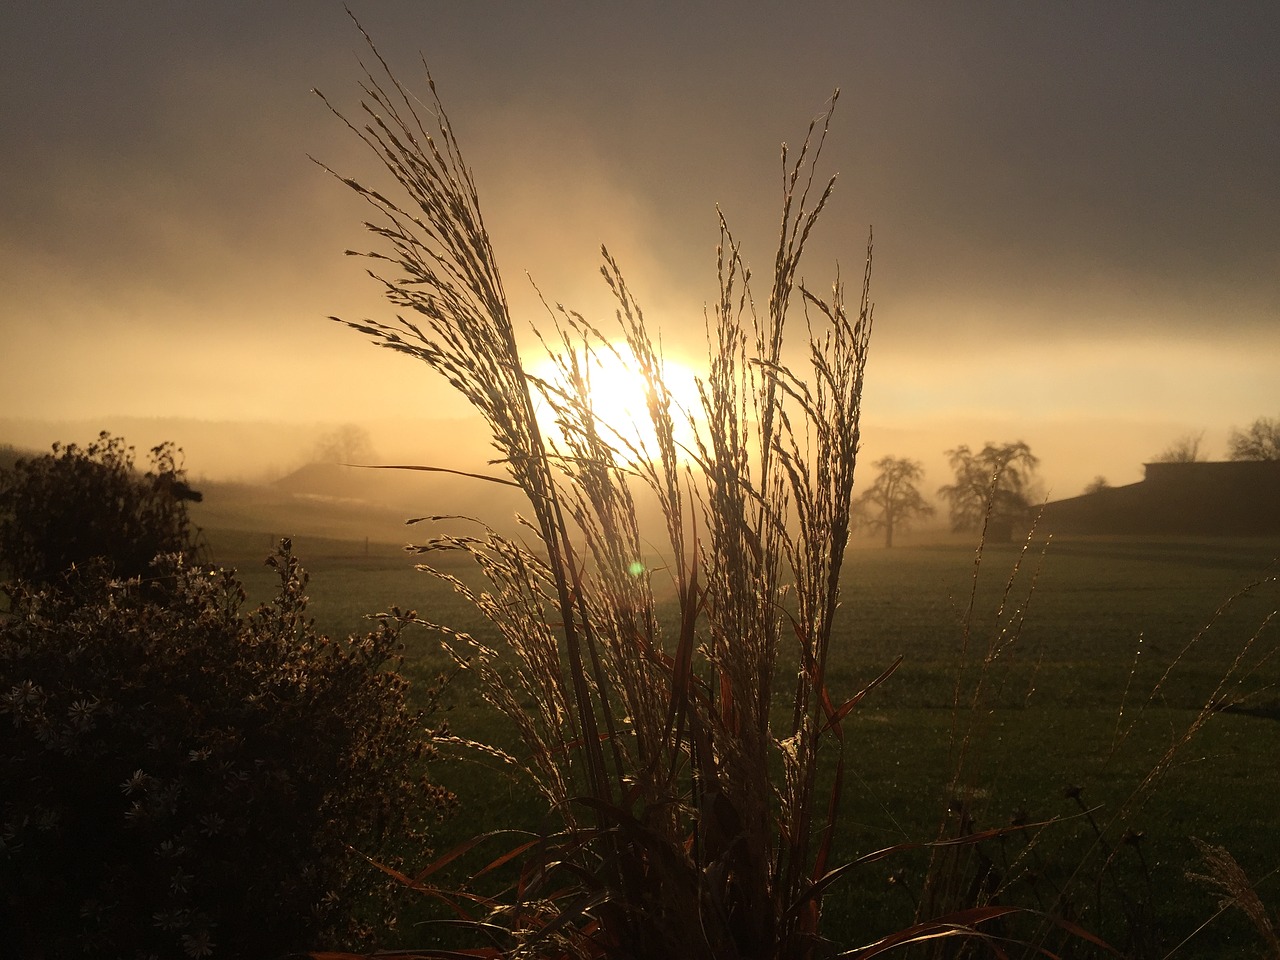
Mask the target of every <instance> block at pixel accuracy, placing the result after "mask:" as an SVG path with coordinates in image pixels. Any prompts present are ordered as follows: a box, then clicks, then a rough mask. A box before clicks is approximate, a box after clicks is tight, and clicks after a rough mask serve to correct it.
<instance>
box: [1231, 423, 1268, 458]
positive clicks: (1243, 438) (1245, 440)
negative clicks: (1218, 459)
mask: <svg viewBox="0 0 1280 960" xmlns="http://www.w3.org/2000/svg"><path fill="white" fill-rule="evenodd" d="M1227 445H1228V447H1229V450H1228V452H1227V456H1229V457H1230V458H1231V459H1232V460H1280V417H1276V418H1274V419H1273V418H1271V417H1259V418H1258V419H1257V420H1255V421H1253V423H1252V424H1250V425H1249V427H1248V428H1247V429H1245V430H1235V429H1233V430H1232V431H1231V438H1230V439H1229V440H1228V441H1227Z"/></svg>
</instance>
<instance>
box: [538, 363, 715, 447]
mask: <svg viewBox="0 0 1280 960" xmlns="http://www.w3.org/2000/svg"><path fill="white" fill-rule="evenodd" d="M575 359H576V361H577V373H576V374H575V373H574V366H575V364H574V360H575ZM661 371H662V374H661V375H662V382H663V384H665V386H666V389H667V392H668V393H669V394H670V398H671V406H670V414H671V422H672V426H673V433H674V436H675V442H676V455H677V456H679V457H681V458H684V457H687V456H688V455H689V451H691V450H692V449H693V447H694V428H693V426H692V424H691V422H690V417H691V416H692V417H693V418H695V419H697V420H701V419H702V404H701V401H700V400H699V398H698V387H697V378H696V375H695V374H694V372H693V370H692V369H691V368H690V367H688V366H686V365H685V364H683V363H680V362H679V361H677V360H672V359H671V358H669V357H664V358H663V359H662V361H661ZM530 372H531V373H532V375H533V376H534V377H536V378H538V379H539V380H541V381H543V382H545V383H546V384H547V387H548V391H549V397H550V398H552V399H551V400H550V401H549V400H548V397H545V396H544V397H543V398H542V399H541V400H540V401H539V402H538V404H537V406H538V411H537V412H538V421H539V425H540V426H541V428H542V429H543V431H544V432H545V433H546V434H547V435H548V436H549V437H551V438H553V439H554V440H555V441H556V442H557V443H560V442H561V441H563V439H564V436H565V430H564V422H563V421H564V420H565V418H566V417H572V416H573V414H572V413H571V412H570V411H571V410H572V409H573V404H572V402H571V398H572V397H573V396H574V395H576V393H577V391H576V390H574V389H573V387H572V383H573V381H574V380H575V378H580V379H581V381H582V384H583V388H584V393H585V395H586V399H587V402H588V403H589V404H590V407H591V410H592V412H593V413H594V415H595V419H596V423H597V424H598V426H599V429H600V434H601V438H602V439H603V440H604V441H605V442H606V443H607V444H609V445H610V446H612V447H614V448H615V459H616V460H617V461H618V462H626V461H631V460H634V459H635V458H636V454H637V453H639V454H642V455H643V456H645V457H657V456H658V438H657V433H656V431H655V430H654V426H653V419H652V417H651V416H650V414H649V407H648V389H649V388H648V384H647V383H646V381H645V376H644V373H643V372H642V370H641V368H640V364H639V362H638V361H637V360H636V357H635V354H634V353H632V352H631V348H630V347H629V346H628V345H627V344H626V342H625V341H621V340H616V341H612V342H610V343H608V344H603V345H600V346H598V347H594V348H592V349H591V350H589V351H584V350H582V349H579V350H578V351H576V352H575V355H567V354H561V355H558V356H556V357H547V358H545V359H543V360H542V361H541V362H539V363H536V364H534V365H533V367H532V369H531V371H530ZM557 408H558V409H557Z"/></svg>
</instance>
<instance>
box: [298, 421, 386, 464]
mask: <svg viewBox="0 0 1280 960" xmlns="http://www.w3.org/2000/svg"><path fill="white" fill-rule="evenodd" d="M313 456H314V458H315V462H316V463H369V462H370V461H372V460H374V459H375V458H376V454H375V453H374V451H373V440H372V439H371V438H370V436H369V431H368V430H366V429H365V428H364V427H361V426H359V425H357V424H354V423H344V424H343V425H342V426H340V427H335V428H334V429H332V430H330V431H329V432H327V433H325V434H323V435H321V437H320V439H319V440H317V441H316V446H315V452H314V453H313Z"/></svg>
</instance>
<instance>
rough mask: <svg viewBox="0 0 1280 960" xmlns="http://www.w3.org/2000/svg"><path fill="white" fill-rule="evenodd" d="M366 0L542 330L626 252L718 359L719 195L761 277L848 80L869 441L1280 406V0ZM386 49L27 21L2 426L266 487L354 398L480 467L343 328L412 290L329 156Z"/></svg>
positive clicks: (6, 210)
mask: <svg viewBox="0 0 1280 960" xmlns="http://www.w3.org/2000/svg"><path fill="white" fill-rule="evenodd" d="M353 11H354V13H355V14H356V15H357V16H358V17H359V18H360V19H361V21H362V23H363V24H364V26H365V27H366V28H367V29H368V30H369V32H370V33H371V34H372V35H373V36H374V38H375V39H376V40H377V41H378V42H379V43H380V44H381V46H382V48H383V50H384V52H385V53H386V55H387V56H388V58H389V59H390V60H391V61H392V62H393V63H394V64H396V65H398V66H400V67H401V68H402V70H401V72H402V73H404V74H405V75H406V77H408V78H409V79H410V80H411V81H415V82H416V80H417V76H416V75H415V65H416V64H417V62H418V54H419V52H420V53H421V54H422V55H423V56H425V58H426V60H427V62H428V63H429V64H430V67H431V69H432V71H433V74H434V76H435V78H436V81H437V83H438V85H439V88H440V90H441V93H442V96H443V98H444V102H445V104H446V106H447V107H448V109H449V111H450V115H451V117H452V119H453V121H454V123H455V127H456V132H457V135H458V137H459V139H460V141H461V144H462V147H463V149H464V151H465V153H466V156H467V158H468V160H469V161H470V163H471V164H472V165H473V167H474V170H475V175H476V179H477V183H478V186H479V190H480V195H481V202H482V207H483V210H484V212H485V216H486V218H487V221H488V226H489V228H490V231H491V234H492V237H493V242H494V246H495V249H496V251H497V255H498V258H499V262H500V263H501V265H502V268H503V270H504V273H505V282H506V285H507V294H508V297H509V299H510V301H511V304H512V308H513V313H514V315H515V316H516V318H517V322H518V323H519V324H520V325H521V328H522V329H524V327H525V325H526V324H528V323H542V322H543V321H545V319H546V312H545V307H544V306H543V303H542V301H543V300H544V299H545V301H547V302H548V303H550V304H556V303H563V304H565V305H566V306H568V307H570V308H572V309H577V310H581V311H582V312H583V313H584V314H585V315H586V316H588V317H589V318H590V319H592V320H599V321H601V322H602V323H604V324H606V325H607V323H608V322H609V315H610V312H611V310H612V306H611V304H610V300H609V296H608V291H607V290H606V289H605V287H604V285H603V283H601V282H600V278H599V276H598V273H597V267H598V249H599V245H600V244H601V243H605V244H607V245H608V247H609V249H610V251H611V252H612V253H613V254H614V255H615V256H616V257H617V258H618V260H619V262H620V264H621V266H622V268H623V270H624V272H625V273H626V276H627V278H628V281H629V283H630V285H631V287H632V289H633V290H634V292H635V294H636V296H637V298H638V300H639V302H640V304H641V306H642V307H643V308H644V309H645V311H646V316H647V318H648V320H649V322H650V324H651V326H652V327H653V328H654V329H655V330H660V331H661V334H662V338H663V346H664V349H665V350H666V351H668V353H669V355H670V356H672V357H673V358H675V359H678V360H680V361H682V362H685V363H687V364H689V365H690V366H691V367H693V368H694V369H695V370H697V367H698V361H699V358H700V357H702V356H704V354H705V340H704V330H705V321H704V310H705V307H706V305H707V304H708V303H709V302H711V301H712V300H713V298H714V296H715V277H714V268H715V244H716V242H717V229H716V216H717V209H719V210H720V211H721V212H723V214H724V215H725V217H726V218H727V221H728V223H729V225H730V227H731V228H732V229H733V231H734V235H735V238H737V239H738V240H740V241H741V242H742V243H743V250H744V254H745V256H746V258H747V260H748V262H749V263H751V264H752V265H753V267H754V268H755V270H756V271H757V273H760V274H763V273H767V271H768V268H769V265H770V261H771V257H772V245H773V243H774V240H775V236H776V230H777V226H776V224H777V217H778V210H777V205H778V198H779V194H780V182H779V179H780V178H779V173H778V171H779V166H778V146H779V144H780V143H782V142H784V141H786V142H789V143H791V144H792V146H793V148H794V146H795V145H796V144H797V143H798V142H799V140H800V138H802V136H803V134H804V130H805V127H806V124H807V123H808V122H809V120H810V119H811V118H813V117H815V116H819V115H821V114H823V113H824V111H825V110H826V109H827V100H828V97H829V95H830V93H831V91H832V89H833V88H835V87H836V86H839V87H840V88H841V90H842V93H841V97H840V99H839V101H838V104H837V106H836V108H835V112H834V117H833V126H832V133H831V138H830V140H829V142H828V143H827V145H826V147H825V152H824V162H825V163H827V164H829V165H830V168H831V169H832V170H834V171H835V172H837V173H838V174H839V179H838V182H837V185H836V193H835V195H834V198H833V200H832V205H831V208H830V210H831V212H830V214H829V215H828V216H827V217H826V218H825V220H824V223H823V224H822V226H821V227H820V228H819V230H818V231H817V233H816V234H815V237H814V247H813V253H812V258H811V261H810V263H811V264H812V265H814V266H815V267H816V266H817V265H822V264H829V263H832V262H834V261H839V263H840V264H841V265H842V268H843V273H844V276H845V277H846V279H848V278H851V277H854V276H856V275H857V274H858V273H859V272H860V262H861V258H862V252H863V247H864V243H865V239H866V235H867V230H868V227H869V226H870V227H874V231H875V256H876V265H875V272H874V277H873V282H872V295H873V297H874V299H875V302H876V330H875V333H874V335H873V340H872V353H871V361H870V366H869V371H868V378H867V385H866V396H865V415H866V422H865V430H864V434H863V437H864V450H865V455H864V462H865V461H866V460H868V459H870V460H874V459H876V458H877V457H879V456H881V455H883V454H889V453H891V454H894V455H897V456H907V457H912V458H916V459H919V460H920V461H921V462H922V463H923V464H924V466H925V485H926V487H927V488H929V489H933V488H936V487H937V486H938V485H940V484H942V483H944V482H946V480H947V479H948V478H947V471H946V464H945V458H944V457H943V451H944V450H947V449H950V448H952V447H954V446H956V445H958V444H969V445H971V446H980V445H982V444H983V443H985V442H987V441H993V442H997V443H1001V442H1009V441H1014V440H1023V441H1025V442H1027V443H1028V444H1029V445H1030V446H1031V448H1032V450H1033V451H1035V453H1036V454H1037V455H1038V456H1040V458H1041V461H1042V463H1041V471H1040V474H1041V478H1042V481H1043V483H1044V487H1045V493H1046V494H1047V495H1049V496H1069V495H1073V494H1075V493H1078V492H1079V491H1080V490H1081V489H1082V488H1083V487H1084V485H1085V484H1087V483H1088V482H1089V481H1091V480H1092V479H1093V478H1094V477H1096V476H1098V475H1102V476H1105V477H1107V478H1108V480H1109V481H1110V482H1112V483H1117V484H1119V483H1125V482H1131V481H1133V480H1136V479H1138V478H1139V477H1140V473H1141V464H1142V463H1143V462H1144V461H1146V460H1148V459H1151V458H1152V457H1153V456H1154V455H1155V454H1156V453H1158V452H1159V451H1160V450H1161V449H1163V448H1164V447H1165V445H1167V444H1168V443H1169V442H1170V441H1171V440H1172V439H1174V438H1175V437H1178V436H1181V435H1184V434H1188V433H1195V434H1199V433H1203V452H1204V454H1205V455H1206V456H1208V457H1209V458H1218V457H1221V456H1223V455H1224V451H1225V444H1226V437H1227V434H1228V431H1229V430H1230V429H1231V428H1232V427H1237V426H1242V425H1245V424H1248V423H1250V422H1251V421H1252V420H1253V419H1254V418H1256V417H1259V416H1264V415H1265V416H1274V415H1275V414H1276V413H1277V412H1278V411H1280V393H1278V392H1277V389H1276V378H1275V376H1274V359H1275V357H1276V356H1277V355H1280V322H1277V320H1278V319H1280V318H1278V317H1277V309H1278V306H1280V270H1277V269H1276V264H1277V262H1280V261H1277V257H1278V256H1280V207H1278V204H1280V190H1277V189H1275V187H1276V177H1275V171H1276V170H1277V169H1280V156H1278V147H1277V144H1278V143H1280V131H1278V130H1277V124H1278V123H1280V118H1278V117H1277V113H1276V111H1275V109H1274V104H1275V102H1276V99H1277V97H1280V76H1278V72H1277V66H1276V64H1277V63H1278V62H1280V58H1278V57H1276V56H1275V55H1274V54H1275V50H1274V49H1273V45H1272V44H1271V43H1270V41H1269V38H1274V37H1275V36H1276V30H1277V21H1276V17H1277V13H1276V11H1275V10H1274V9H1272V8H1270V7H1267V6H1264V5H1248V4H1246V5H1232V6H1230V7H1214V8H1210V7H1205V6H1203V5H1199V4H1189V3H1188V4H1183V3H1175V4H1158V5H1157V4H1138V5H1128V6H1126V7H1125V8H1123V9H1118V8H1116V7H1114V6H1113V5H1086V6H1085V7H1081V8H1072V9H1071V10H1067V9H1053V8H1047V7H1027V6H1026V5H1023V4H997V5H994V6H989V7H986V8H984V9H983V10H982V11H980V12H979V11H972V10H962V9H959V8H953V7H949V6H946V5H932V4H925V5H911V6H910V7H904V6H902V5H899V4H892V3H869V4H858V5H846V4H836V3H823V4H813V5H807V6H806V7H805V9H804V11H803V12H794V13H786V14H783V13H781V12H779V11H776V10H774V9H772V8H770V7H767V6H765V5H757V4H741V5H739V6H738V8H737V9H736V10H735V14H734V16H733V17H732V18H729V19H728V20H725V19H724V18H723V17H721V16H720V15H719V14H718V13H717V12H716V9H715V8H714V7H713V6H712V5H707V4H693V5H689V4H678V5H677V4H658V5H656V6H646V8H645V9H644V10H643V12H642V11H641V9H640V8H634V9H633V8H599V9H593V10H589V11H588V10H576V11H574V12H573V14H572V15H569V14H567V13H549V12H547V11H545V10H542V9H537V8H533V7H528V8H526V7H518V8H513V7H511V6H510V5H506V4H494V3H487V2H483V3H474V4H467V5H465V6H459V5H448V4H430V5H423V4H420V3H409V2H391V3H380V4H366V5H360V4H356V5H354V6H353ZM361 55H362V54H361V42H360V38H359V36H358V33H357V31H356V30H355V28H354V27H353V25H352V24H351V22H350V20H349V19H348V17H347V16H346V14H345V13H344V11H343V9H342V6H341V5H340V4H336V3H335V4H295V3H281V4H272V5H270V6H269V7H266V8H263V7H262V6H260V5H257V4H248V3H242V2H232V3H224V4H218V5H216V6H208V5H205V6H200V7H192V6H185V5H170V6H167V7H164V8H163V9H159V10H149V11H147V13H146V14H145V15H142V14H141V13H139V12H137V11H134V10H132V9H130V8H121V7H117V6H104V5H100V4H90V3H73V4H70V5H61V6H59V7H58V8H56V11H55V9H54V8H51V7H47V6H42V5H34V4H29V5H8V6H6V7H5V9H4V11H3V12H0V81H2V82H0V89H2V90H3V91H4V92H3V94H2V95H0V122H3V124H4V128H5V130H6V131H7V136H6V140H7V148H6V150H5V151H4V153H3V156H0V211H2V212H3V216H2V217H0V251H2V252H3V256H0V300H2V302H3V303H4V310H3V317H2V318H0V323H3V326H4V333H5V341H6V343H5V361H4V366H5V369H4V376H3V377H0V417H3V418H4V419H3V420H2V421H0V442H9V443H19V444H22V445H30V446H34V447H36V448H43V447H45V446H47V444H48V443H50V442H52V441H53V440H64V441H66V440H76V439H79V440H81V441H83V440H85V439H87V438H90V437H92V436H93V435H94V434H96V432H97V430H98V429H101V428H103V427H107V428H112V429H115V430H116V431H117V432H120V433H122V434H124V435H126V436H127V437H128V438H129V439H130V440H131V441H132V442H134V443H135V444H136V445H137V446H139V448H142V449H145V447H146V446H148V445H150V444H151V443H153V442H159V440H162V439H172V440H174V441H175V442H177V443H179V444H181V445H182V446H184V447H185V448H186V450H187V454H188V463H189V466H190V468H191V470H192V472H193V473H194V474H197V475H207V476H210V477H226V478H239V479H247V478H263V477H271V476H276V475H279V474H280V473H282V472H287V471H288V470H290V469H293V468H294V467H296V466H297V465H298V464H299V463H301V462H305V459H306V453H307V449H308V447H309V446H310V444H311V442H312V440H311V438H312V437H313V435H314V434H315V433H317V432H320V431H321V430H322V429H323V426H324V425H329V426H333V425H337V424H342V423H348V422H354V423H359V424H362V425H364V426H365V427H366V428H367V429H368V430H369V431H370V432H371V434H372V435H373V437H374V439H375V447H376V449H377V450H378V451H379V453H380V454H383V455H385V456H387V457H388V458H391V459H401V458H408V459H411V460H413V461H431V462H437V463H441V465H445V466H457V467H462V468H475V467H476V466H477V465H478V464H477V462H476V460H475V457H474V456H473V455H472V454H473V450H472V447H473V445H472V443H471V439H472V437H473V435H474V423H473V422H472V421H471V420H469V419H468V413H467V411H466V410H465V409H463V408H462V406H461V404H460V402H459V401H458V400H457V398H456V397H454V396H453V395H452V392H451V391H449V390H448V389H447V387H445V386H444V385H443V384H442V383H441V382H440V381H439V380H437V379H435V378H433V377H431V376H430V375H429V374H428V373H427V371H425V370H424V369H422V368H421V367H420V366H418V365H415V364H413V363H412V362H409V361H407V360H405V359H404V358H401V357H397V356H393V355H391V354H389V353H387V352H385V351H375V350H372V349H370V348H369V346H368V345H367V344H366V343H363V342H360V340H359V338H358V337H356V336H355V335H353V334H352V333H351V332H350V331H347V330H344V329H342V328H340V327H338V326H337V325H335V324H332V323H329V322H328V321H327V320H326V319H325V318H326V317H328V316H330V315H334V314H336V315H340V316H343V317H345V318H349V319H360V318H363V317H374V318H383V319H386V318H387V317H388V316H389V314H388V311H387V309H386V308H385V307H384V306H383V305H382V303H381V302H380V290H379V288H378V286H377V285H376V284H374V283H373V282H371V281H369V280H368V278H366V277H364V276H363V274H362V270H363V267H364V264H362V263H360V262H358V261H353V260H351V259H347V258H344V257H343V256H342V252H343V251H344V250H346V249H350V248H354V249H364V247H365V245H366V240H365V238H364V237H363V235H362V234H363V231H362V229H361V227H360V221H361V220H362V219H363V218H364V217H365V216H366V215H367V211H366V210H365V209H364V207H363V205H362V204H361V203H360V202H359V201H358V200H357V199H355V198H353V197H352V196H350V195H349V191H347V190H346V189H345V188H344V187H342V186H341V185H340V184H338V183H336V182H334V181H333V179H332V178H331V177H329V176H328V175H327V174H326V173H324V171H323V170H321V169H320V168H319V167H318V166H316V165H315V164H314V163H312V162H311V160H310V159H309V157H312V156H313V157H316V158H319V159H321V160H323V161H324V162H326V163H328V164H330V165H331V166H333V167H334V169H336V170H338V171H340V172H342V173H344V174H354V175H357V176H364V175H368V174H370V170H371V164H370V158H369V157H368V156H367V155H366V154H365V153H364V152H363V150H362V148H361V146H360V144H359V143H357V142H355V140H354V138H353V137H350V136H348V135H347V133H348V132H347V131H346V130H345V128H343V127H342V126H341V124H340V123H338V122H337V121H336V120H335V119H334V118H333V117H332V116H331V115H330V114H329V113H328V111H326V110H325V108H324V106H323V104H322V103H321V102H320V101H319V100H318V99H317V98H316V97H315V96H313V95H312V93H311V88H312V87H316V88H319V89H320V90H322V91H323V92H324V93H325V94H326V96H328V97H330V98H331V99H332V100H333V101H334V102H335V104H338V105H340V106H349V105H351V104H352V103H353V102H354V100H355V96H356V94H355V87H356V82H357V79H358V77H359V67H358V62H357V61H358V57H359V56H361ZM748 65H749V66H748ZM825 275H826V274H825V272H824V273H823V276H824V277H825ZM811 282H814V283H817V284H818V286H819V287H821V285H822V284H823V283H825V282H826V281H825V280H822V281H818V280H817V279H816V278H812V279H811ZM535 285H536V286H535ZM818 292H819V293H821V292H822V290H821V289H819V290H818ZM529 349H530V356H531V357H535V358H536V353H537V351H536V349H535V346H534V344H533V340H532V338H531V337H530V339H529ZM483 455H484V452H483V451H481V456H482V457H483ZM464 461H465V462H464Z"/></svg>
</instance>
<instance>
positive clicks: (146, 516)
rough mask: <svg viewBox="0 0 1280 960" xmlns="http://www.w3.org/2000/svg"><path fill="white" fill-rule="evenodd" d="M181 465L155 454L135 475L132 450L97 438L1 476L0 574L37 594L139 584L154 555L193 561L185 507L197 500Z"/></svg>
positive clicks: (175, 456)
mask: <svg viewBox="0 0 1280 960" xmlns="http://www.w3.org/2000/svg"><path fill="white" fill-rule="evenodd" d="M180 457H181V451H180V450H178V449H177V448H175V447H174V446H173V445H172V444H170V443H164V444H161V445H160V446H158V447H154V448H152V450H151V469H150V470H148V471H147V472H146V473H139V472H138V471H137V470H136V469H135V467H134V450H133V447H130V446H126V444H125V442H124V440H122V439H121V438H119V437H113V436H111V435H110V434H109V433H107V432H106V431H103V432H102V433H100V434H99V435H98V439H97V440H95V441H94V442H93V443H90V444H89V445H88V446H87V447H85V448H83V449H81V448H80V447H78V446H76V445H75V444H74V443H72V444H68V445H66V446H62V445H61V444H57V443H55V444H54V445H53V452H52V453H48V454H45V455H44V456H40V457H32V458H29V459H20V460H18V461H17V462H16V463H15V464H14V465H13V467H12V468H11V469H8V470H4V471H0V565H2V566H3V568H4V570H5V573H6V574H7V575H8V576H10V577H12V578H13V579H15V580H19V581H24V582H27V583H31V584H35V585H48V584H53V583H64V584H67V585H71V584H72V583H80V584H81V585H84V584H86V583H91V582H96V581H100V580H104V579H109V578H111V577H119V578H121V579H128V578H130V577H141V576H146V575H148V574H150V573H151V572H152V570H151V565H152V563H153V561H154V560H155V558H156V557H158V556H160V555H161V554H175V553H176V554H179V555H181V556H182V557H184V558H186V559H187V560H192V559H194V558H195V556H196V552H197V551H196V534H195V531H194V530H193V528H192V526H191V523H190V520H189V519H188V516H187V502H188V501H190V500H199V499H200V494H199V493H197V492H195V491H194V490H192V489H191V487H190V486H188V485H187V482H186V477H185V473H184V471H183V469H182V467H181V465H180V463H179V461H180ZM73 570H74V571H75V573H74V574H72V573H71V571H73ZM86 574H88V575H87V576H86ZM68 577H70V579H68Z"/></svg>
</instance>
